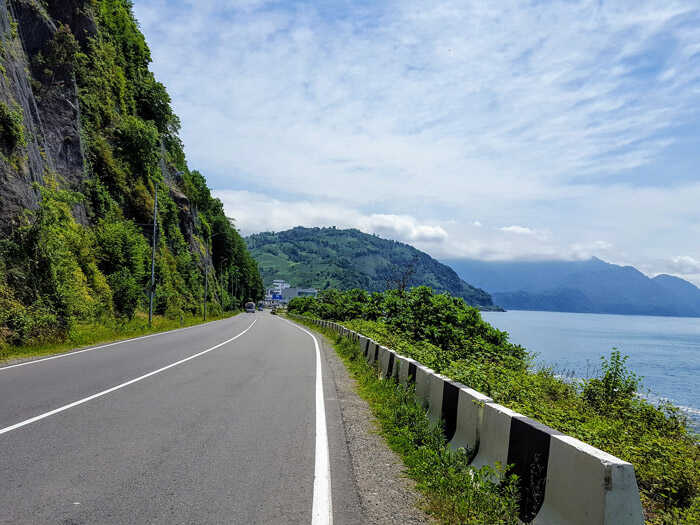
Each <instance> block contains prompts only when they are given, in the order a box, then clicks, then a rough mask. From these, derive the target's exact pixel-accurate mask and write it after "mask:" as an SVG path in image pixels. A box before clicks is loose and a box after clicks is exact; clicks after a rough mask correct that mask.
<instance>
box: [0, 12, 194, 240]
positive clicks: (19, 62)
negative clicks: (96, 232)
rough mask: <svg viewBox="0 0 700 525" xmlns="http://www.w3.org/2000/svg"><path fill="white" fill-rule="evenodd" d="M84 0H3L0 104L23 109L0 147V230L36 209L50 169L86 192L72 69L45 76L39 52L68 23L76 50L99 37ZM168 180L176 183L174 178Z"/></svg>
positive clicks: (188, 218) (184, 215)
mask: <svg viewBox="0 0 700 525" xmlns="http://www.w3.org/2000/svg"><path fill="white" fill-rule="evenodd" d="M90 3H91V2H90V1H89V0H61V1H50V2H45V3H44V2H40V1H39V0H0V43H1V50H2V54H1V55H0V64H1V65H2V68H3V69H1V70H0V73H1V74H0V103H3V104H5V106H6V107H7V108H8V109H9V110H10V111H15V112H20V114H21V117H22V124H23V128H24V140H23V141H21V142H20V143H19V144H17V145H16V146H15V147H14V148H7V147H2V146H0V231H4V232H7V231H8V230H9V229H12V228H13V227H14V226H16V224H17V223H18V220H19V219H20V217H21V216H22V214H23V212H24V210H31V209H34V208H36V207H37V205H38V202H39V191H38V190H37V187H36V186H37V185H42V184H43V183H44V180H45V176H46V175H47V174H51V175H52V176H53V177H54V178H55V179H56V180H57V181H58V182H59V184H60V185H61V186H62V187H64V188H67V189H72V190H76V191H82V190H84V185H85V182H86V179H87V175H86V171H87V170H86V163H87V159H86V154H85V147H84V144H83V139H82V137H81V116H80V103H79V99H78V88H77V86H76V82H75V78H74V75H73V74H72V72H64V71H61V69H60V68H57V69H56V70H55V71H52V72H51V75H50V76H48V75H46V74H44V73H43V71H42V66H41V65H40V64H38V60H37V58H38V57H39V58H40V57H41V54H43V56H46V54H47V51H48V47H49V46H50V44H51V42H52V40H53V39H54V37H55V35H56V33H57V31H59V30H60V28H61V27H62V26H66V27H68V28H69V29H70V33H71V34H72V35H73V36H74V37H75V39H76V41H77V42H78V44H79V45H80V47H81V49H82V50H83V51H85V50H86V49H87V46H88V43H89V39H90V38H92V37H95V36H96V35H97V26H96V24H95V21H94V20H93V18H92V16H91V15H90V11H89V7H90ZM170 182H172V185H173V186H177V184H176V182H173V181H170ZM173 192H174V193H173V196H174V197H177V198H176V202H177V204H178V206H179V208H180V214H181V223H182V225H183V232H184V234H185V237H186V240H187V241H188V243H189V244H190V245H191V246H193V247H194V246H196V242H195V240H194V232H195V227H194V218H193V216H192V212H191V210H190V206H189V202H188V199H187V197H186V196H185V195H184V194H183V193H182V191H180V190H179V189H177V188H176V187H175V188H173ZM74 215H75V218H76V220H77V221H78V222H80V223H82V224H87V223H88V222H89V219H88V210H87V209H86V207H85V205H83V204H80V205H78V206H76V207H75V209H74Z"/></svg>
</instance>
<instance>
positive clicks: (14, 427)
mask: <svg viewBox="0 0 700 525" xmlns="http://www.w3.org/2000/svg"><path fill="white" fill-rule="evenodd" d="M256 322H257V319H256V320H254V321H253V322H252V323H250V326H249V327H248V328H246V329H245V330H243V331H242V332H241V333H240V334H238V335H236V336H234V337H232V338H231V339H227V340H226V341H223V342H221V343H219V344H218V345H216V346H212V347H211V348H207V349H206V350H202V351H201V352H198V353H196V354H194V355H191V356H189V357H186V358H184V359H180V360H179V361H176V362H175V363H171V364H169V365H167V366H164V367H162V368H159V369H158V370H154V371H153V372H149V373H147V374H144V375H142V376H139V377H137V378H135V379H131V380H129V381H127V382H126V383H122V384H120V385H117V386H113V387H112V388H108V389H107V390H103V391H102V392H98V393H97V394H93V395H91V396H88V397H84V398H83V399H79V400H78V401H73V402H72V403H68V404H67V405H63V406H62V407H59V408H56V409H54V410H50V411H49V412H44V413H43V414H40V415H38V416H35V417H32V418H29V419H25V420H24V421H20V422H19V423H15V424H14V425H10V426H9V427H5V428H2V429H0V435H2V434H7V433H8V432H12V431H13V430H17V429H18V428H22V427H26V426H27V425H31V424H32V423H36V422H37V421H41V420H42V419H46V418H47V417H49V416H53V415H55V414H59V413H61V412H65V411H66V410H68V409H70V408H74V407H77V406H78V405H82V404H84V403H87V402H88V401H92V400H93V399H97V398H98V397H102V396H106V395H107V394H110V393H112V392H114V391H115V390H120V389H122V388H124V387H127V386H129V385H133V384H134V383H138V382H139V381H143V380H144V379H146V378H148V377H151V376H154V375H156V374H160V373H161V372H165V371H166V370H168V369H170V368H173V367H175V366H178V365H181V364H183V363H186V362H187V361H191V360H192V359H194V358H196V357H200V356H203V355H204V354H208V353H209V352H211V351H212V350H216V349H217V348H220V347H222V346H224V345H225V344H227V343H230V342H231V341H234V340H236V339H238V338H239V337H241V336H242V335H243V334H245V333H246V332H247V331H248V330H250V329H251V328H253V325H254V324H255V323H256Z"/></svg>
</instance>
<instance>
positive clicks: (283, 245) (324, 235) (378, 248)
mask: <svg viewBox="0 0 700 525" xmlns="http://www.w3.org/2000/svg"><path fill="white" fill-rule="evenodd" d="M246 242H247V243H248V248H249V249H250V251H251V254H252V255H253V257H254V258H255V260H256V261H257V262H258V266H259V267H260V271H261V273H262V276H263V280H264V281H265V284H266V285H269V284H270V283H271V281H272V280H273V279H284V280H286V281H288V282H289V283H291V284H292V285H293V286H313V287H315V288H319V289H327V288H337V289H340V290H349V289H352V288H362V289H364V290H369V291H382V290H386V289H387V288H396V287H399V286H401V282H402V281H403V282H404V284H406V286H409V287H410V286H418V285H424V286H429V287H430V288H433V289H434V290H436V291H438V292H449V293H450V294H452V295H455V296H458V297H462V298H464V299H465V300H466V301H467V302H468V303H469V304H472V305H478V306H482V307H491V306H493V303H492V301H491V297H490V296H489V294H487V293H486V292H484V291H483V290H479V289H477V288H474V287H473V286H470V285H469V284H467V283H466V282H464V281H462V280H461V279H460V278H459V277H458V276H457V274H456V273H455V272H454V271H453V270H452V269H451V268H450V267H448V266H445V265H444V264H441V263H440V262H438V261H436V260H435V259H433V258H432V257H430V256H429V255H428V254H427V253H424V252H421V251H420V250H417V249H415V248H413V247H412V246H409V245H408V244H404V243H400V242H396V241H391V240H387V239H382V238H380V237H377V236H376V235H369V234H366V233H362V232H361V231H359V230H354V229H352V230H340V229H336V228H301V227H297V228H293V229H291V230H287V231H283V232H278V233H269V232H265V233H258V234H255V235H251V236H249V237H247V238H246Z"/></svg>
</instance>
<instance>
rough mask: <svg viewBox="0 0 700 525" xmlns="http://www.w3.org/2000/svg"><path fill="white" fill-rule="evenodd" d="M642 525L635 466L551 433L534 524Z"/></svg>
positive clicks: (570, 438) (642, 515)
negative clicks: (545, 478)
mask: <svg viewBox="0 0 700 525" xmlns="http://www.w3.org/2000/svg"><path fill="white" fill-rule="evenodd" d="M549 523H561V524H563V525H588V524H591V523H595V524H600V525H641V524H643V523H644V514H643V512H642V505H641V502H640V498H639V488H638V487H637V479H636V477H635V474H634V467H633V466H632V465H631V464H630V463H627V462H626V461H622V460H620V459H618V458H616V457H614V456H611V455H610V454H607V453H605V452H603V451H602V450H598V449H597V448H594V447H592V446H590V445H588V444H586V443H583V442H582V441H579V440H578V439H576V438H573V437H571V436H565V435H555V436H552V439H551V442H550V445H549V463H548V468H547V485H546V487H545V495H544V504H543V505H542V509H541V510H540V511H539V513H538V514H537V516H536V517H535V519H534V521H533V524H536V525H545V524H549Z"/></svg>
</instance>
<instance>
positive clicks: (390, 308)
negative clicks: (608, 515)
mask: <svg viewBox="0 0 700 525" xmlns="http://www.w3.org/2000/svg"><path fill="white" fill-rule="evenodd" d="M464 308H469V307H466V306H462V305H461V304H460V303H459V301H457V302H455V303H452V302H451V301H450V300H449V298H446V297H441V296H440V294H434V293H432V292H430V291H429V290H425V289H420V288H418V289H414V290H409V291H408V292H406V293H404V294H399V293H398V292H396V291H390V292H386V293H384V294H367V293H366V292H361V291H352V292H346V293H342V292H338V291H328V292H325V293H322V294H320V295H319V297H318V298H317V299H314V298H297V299H294V300H292V301H290V303H289V311H290V312H292V313H298V314H303V315H310V316H312V317H317V318H322V319H331V320H335V321H341V322H343V324H345V326H347V327H349V328H350V329H352V330H355V331H357V332H360V333H363V334H365V335H366V336H368V337H371V338H372V339H374V340H375V341H378V342H379V343H381V344H384V345H386V346H388V347H389V348H393V349H394V350H396V351H397V352H399V353H400V354H402V355H405V356H407V357H410V358H412V359H415V360H417V361H419V362H421V363H423V364H424V365H426V366H429V367H430V368H432V369H433V370H435V371H437V372H438V373H441V374H444V375H446V376H447V377H450V378H451V379H454V380H455V381H458V382H460V383H462V384H465V385H467V386H469V387H470V388H473V389H475V390H478V391H480V392H483V393H485V394H487V395H488V396H490V397H492V398H493V399H494V401H496V402H497V403H500V404H503V405H505V406H507V407H509V408H511V409H513V410H516V411H518V412H520V413H522V414H525V415H527V416H529V417H532V418H534V419H536V420H538V421H541V422H542V423H544V424H546V425H549V426H550V427H552V428H555V429H557V430H559V431H561V432H564V433H566V434H569V435H572V436H574V437H576V438H578V439H580V440H582V441H584V442H586V443H589V444H591V445H593V446H595V447H597V448H600V449H601V450H604V451H606V452H608V453H610V454H613V455H615V456H617V457H619V458H621V459H623V460H625V461H629V462H630V463H632V464H633V465H634V468H635V473H636V476H637V482H638V485H639V489H640V492H641V497H642V503H643V505H644V509H645V513H646V521H647V523H650V524H669V525H670V524H679V523H683V524H686V523H689V524H690V523H700V503H699V501H700V444H698V440H697V436H695V435H693V434H692V433H691V432H690V431H689V430H688V429H687V427H686V419H685V417H684V416H683V415H682V414H681V412H680V410H679V409H678V408H676V407H674V406H672V405H670V404H669V403H666V402H661V403H657V404H652V403H650V402H649V401H646V400H645V399H644V398H642V397H640V396H639V395H638V394H637V392H638V391H639V390H640V382H641V380H640V378H638V377H637V376H636V375H635V374H634V373H632V372H631V371H630V370H628V369H627V368H626V364H625V363H626V357H625V356H623V355H621V354H620V352H618V351H617V350H613V352H612V354H611V355H610V357H609V358H605V357H604V358H602V359H601V362H602V366H601V372H600V374H599V376H598V377H594V378H591V379H589V380H587V381H585V382H583V383H574V382H567V381H565V380H564V379H562V378H561V377H560V376H559V375H557V374H556V373H555V371H554V370H552V369H549V368H537V369H535V368H533V367H532V366H531V363H532V357H531V356H530V355H529V354H528V353H527V352H526V351H525V350H524V349H523V348H522V347H519V346H517V345H513V344H512V343H510V342H508V336H507V334H506V333H504V332H501V331H498V330H495V329H493V328H492V327H490V325H488V323H485V322H484V321H483V320H482V319H481V315H480V314H479V312H478V311H475V310H474V309H471V310H472V311H463V310H464ZM417 324H421V325H422V326H420V327H419V326H416V325H417Z"/></svg>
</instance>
